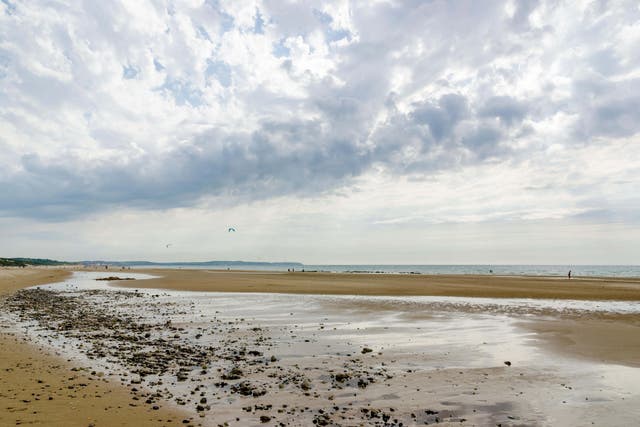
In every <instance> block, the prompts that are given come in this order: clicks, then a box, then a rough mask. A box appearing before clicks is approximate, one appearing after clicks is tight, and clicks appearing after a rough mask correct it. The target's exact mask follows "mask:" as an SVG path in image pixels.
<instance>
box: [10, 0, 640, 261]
mask: <svg viewBox="0 0 640 427" xmlns="http://www.w3.org/2000/svg"><path fill="white" fill-rule="evenodd" d="M0 189H1V191H0V256H7V257H8V256H32V257H49V258H56V259H65V260H78V259H117V260H124V259H148V260H157V261H167V260H210V259H244V260H260V261H279V260H292V261H301V262H306V263H425V264H437V263H529V264H532V263H551V264H580V263H582V264H590V263H598V264H638V263H640V5H639V3H638V2H637V0H630V1H571V2H569V1H567V2H565V1H545V0H540V1H538V0H522V1H507V2H505V1H490V0H483V1H474V0H469V1H444V0H443V1H414V0H398V1H394V0H378V1H342V0H334V1H323V2H320V1H318V2H313V1H294V0H283V1H274V0H264V1H259V0H256V1H251V0H248V1H236V0H230V1H222V0H220V1H215V0H184V1H180V0H176V1H161V0H158V1H123V2H121V3H120V4H118V2H116V1H109V2H99V1H92V0H86V1H76V0H73V1H69V2H67V1H64V0H60V1H44V0H42V1H20V0H0ZM230 226H233V227H235V228H236V229H237V232H236V233H228V232H227V228H228V227H230ZM167 243H172V246H171V247H169V248H167V247H166V244H167Z"/></svg>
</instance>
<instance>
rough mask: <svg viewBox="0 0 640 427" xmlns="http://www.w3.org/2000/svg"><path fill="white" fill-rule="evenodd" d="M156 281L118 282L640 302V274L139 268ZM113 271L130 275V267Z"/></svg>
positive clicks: (283, 290)
mask: <svg viewBox="0 0 640 427" xmlns="http://www.w3.org/2000/svg"><path fill="white" fill-rule="evenodd" d="M137 271H139V272H142V273H147V274H151V275H156V276H162V277H160V278H157V279H151V280H145V281H140V282H136V283H122V282H121V283H119V285H121V286H135V287H138V286H140V287H144V288H156V289H174V290H180V291H202V292H270V293H293V294H324V295H381V296H401V295H404V296H409V295H430V296H459V297H486V298H556V299H577V300H621V301H640V278H631V279H627V278H572V279H571V280H568V279H567V278H558V277H531V276H482V275H422V274H420V275H418V274H416V275H413V274H348V273H302V272H300V273H298V272H296V273H286V272H285V273H279V272H256V271H253V272H252V271H226V270H222V271H221V270H169V269H146V270H137ZM111 273H113V274H115V275H117V274H121V275H122V276H126V271H122V272H119V271H116V270H114V271H112V272H110V273H109V274H110V275H111Z"/></svg>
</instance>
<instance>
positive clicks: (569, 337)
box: [110, 269, 640, 366]
mask: <svg viewBox="0 0 640 427" xmlns="http://www.w3.org/2000/svg"><path fill="white" fill-rule="evenodd" d="M137 271H140V272H144V273H147V274H152V275H155V276H161V277H159V278H157V279H150V280H142V281H140V280H138V281H130V282H112V283H114V284H116V285H117V286H130V287H141V288H157V289H173V290H181V291H201V292H203V291H204V292H269V293H292V294H331V295H371V296H376V295H378V296H419V295H428V296H454V297H455V296H457V297H484V298H545V299H571V300H592V301H597V300H603V301H611V300H620V301H640V279H639V278H580V277H578V278H572V279H571V280H569V279H567V278H564V277H561V278H560V277H531V276H489V275H486V276H485V275H410V274H343V273H302V272H299V273H298V272H296V273H288V272H282V273H281V272H256V271H227V270H222V271H221V270H170V269H147V270H137ZM119 274H120V275H121V276H123V277H124V276H126V272H122V273H119ZM110 275H111V274H110ZM114 275H116V276H117V275H118V274H115V273H114ZM598 317H602V316H598ZM605 317H606V318H597V319H596V318H579V319H575V318H574V319H562V320H559V319H557V318H556V319H550V320H535V321H529V322H526V323H523V326H525V327H527V328H529V329H530V330H531V331H532V332H535V333H538V334H539V335H540V338H541V339H543V340H544V341H545V342H546V343H547V344H548V345H549V346H551V347H552V348H553V349H554V350H555V351H558V352H559V353H565V354H570V355H573V356H576V357H583V358H588V359H591V360H596V361H602V362H607V363H619V364H623V365H627V366H640V316H638V315H616V316H605Z"/></svg>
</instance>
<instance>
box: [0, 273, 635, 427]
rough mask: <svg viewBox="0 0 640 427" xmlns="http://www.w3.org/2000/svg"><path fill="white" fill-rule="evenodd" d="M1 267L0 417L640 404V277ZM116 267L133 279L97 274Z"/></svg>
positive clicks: (564, 411)
mask: <svg viewBox="0 0 640 427" xmlns="http://www.w3.org/2000/svg"><path fill="white" fill-rule="evenodd" d="M0 271H2V274H3V275H2V276H0V277H3V279H2V282H0V284H1V286H0V289H2V290H3V294H4V295H5V298H6V303H5V305H4V306H3V311H6V312H8V313H9V314H8V316H7V319H11V322H13V323H12V325H13V326H12V327H13V329H11V327H10V325H9V323H7V327H5V328H4V329H3V333H2V339H3V345H2V349H3V350H2V363H3V365H2V368H3V369H2V372H1V375H3V376H4V378H3V380H5V379H6V381H7V383H8V384H12V388H11V389H10V391H9V393H6V392H4V393H3V396H2V404H3V411H2V418H0V421H1V423H0V424H2V423H5V424H7V425H15V423H16V420H20V421H22V422H23V423H27V422H36V423H37V422H43V420H49V422H50V424H51V425H75V424H68V423H67V424H64V422H63V420H65V419H66V418H67V417H72V419H73V420H77V422H78V424H77V425H87V423H88V422H89V423H93V424H94V425H126V423H127V422H129V420H132V419H135V420H136V423H141V424H142V425H176V424H179V423H181V422H182V420H185V421H186V423H185V424H192V425H202V426H209V425H219V424H223V423H228V425H278V424H279V423H282V424H284V425H311V424H316V425H400V423H402V425H425V424H433V423H438V424H440V425H498V424H501V425H591V424H593V425H620V426H623V425H629V423H632V422H633V420H635V419H637V417H638V416H639V415H640V414H639V413H638V410H637V409H636V408H637V407H640V388H639V387H638V386H637V384H638V382H637V380H638V379H639V377H640V374H639V372H638V368H639V367H640V338H638V337H639V336H640V334H639V333H638V332H640V309H639V308H638V304H637V302H638V301H640V280H639V279H624V278H616V279H607V278H589V279H586V278H573V279H571V280H568V279H566V278H559V277H554V278H543V277H502V276H500V277H497V276H426V275H390V274H389V275H387V274H330V273H308V272H307V273H302V272H300V273H287V272H283V273H278V272H238V271H214V270H177V269H176V270H170V269H166V270H164V269H163V270H160V269H148V270H126V271H125V270H122V271H120V270H111V271H79V272H76V273H73V274H74V275H73V276H71V277H69V273H68V272H64V271H62V272H54V271H53V270H37V269H34V270H29V269H26V270H16V269H6V270H0ZM18 271H19V272H20V274H21V276H17V274H18V273H17V272H18ZM43 271H46V273H43ZM7 272H9V273H7ZM49 275H53V277H51V276H49ZM109 277H118V278H120V279H125V278H130V279H134V280H126V281H124V280H113V281H104V280H96V279H105V278H109ZM55 281H62V282H61V283H59V284H56V285H52V286H40V287H38V289H34V288H31V289H29V290H27V291H21V292H17V293H16V291H17V290H18V289H20V288H24V287H27V286H32V285H38V284H44V283H50V282H55ZM51 307H54V308H51ZM5 314H7V313H5ZM29 321H30V322H31V323H29ZM34 322H35V323H34ZM22 337H26V339H27V340H28V341H27V342H23V340H24V338H22ZM5 344H7V345H5ZM9 348H12V349H14V350H12V351H9V350H8V349H9ZM25 361H26V363H25ZM27 363H28V364H29V365H27ZM19 365H20V366H19ZM5 366H6V368H5ZM6 369H10V371H6ZM71 369H76V370H74V371H72V370H71ZM98 373H102V375H100V376H98ZM72 378H73V380H72ZM106 379H108V380H106ZM38 381H42V383H39V382H38ZM79 384H85V385H84V386H80V385H79ZM45 385H50V387H48V388H47V389H48V390H53V389H55V390H58V393H57V394H55V396H53V397H54V399H53V400H47V399H48V397H49V395H47V396H46V399H45V398H44V396H45V393H44V392H45V391H48V390H45V389H43V387H44V386H45ZM69 386H72V387H74V388H73V389H69V388H68V387H69ZM65 387H67V389H66V390H64V393H63V392H61V390H62V389H63V388H65ZM67 390H73V392H68V391H67ZM76 390H78V391H76ZM79 390H81V391H79ZM31 393H34V394H33V395H31ZM80 393H82V395H83V396H84V395H86V396H87V397H85V398H83V399H78V398H77V396H78V395H80ZM35 395H40V396H38V398H39V400H35ZM73 395H75V396H76V398H75V399H74V398H72V397H70V396H73ZM98 395H99V396H101V397H96V396H98ZM29 396H31V397H29ZM25 401H28V402H25ZM68 404H71V405H74V406H75V407H76V408H81V409H73V410H72V409H68V408H69V406H68ZM131 404H134V405H136V406H131ZM118 407H120V408H118ZM154 407H156V408H157V409H154ZM8 408H12V409H11V410H9V409H8ZM65 408H67V409H65ZM105 408H107V410H105ZM33 412H36V413H33ZM78 413H79V414H82V417H78V416H77V415H73V414H78ZM115 413H117V414H122V416H123V418H122V419H120V420H122V424H118V423H120V421H119V419H117V418H113V417H109V415H113V414H115ZM107 414H109V415H107ZM118 416H120V415H118ZM73 417H75V418H73ZM132 417H133V418H132ZM138 420H139V422H138ZM74 422H75V421H74ZM145 423H146V424H145ZM3 425H4V424H3Z"/></svg>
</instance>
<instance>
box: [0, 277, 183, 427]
mask: <svg viewBox="0 0 640 427" xmlns="http://www.w3.org/2000/svg"><path fill="white" fill-rule="evenodd" d="M72 270H73V269H59V268H46V267H45V268H12V267H9V268H0V298H5V297H7V296H9V295H11V294H12V293H14V292H16V291H18V290H20V289H23V288H28V287H32V286H37V285H44V284H50V283H57V282H61V281H63V280H65V279H67V278H68V277H70V276H71V271H72ZM3 326H4V325H3ZM0 383H1V384H3V387H2V390H0V408H1V410H0V425H20V424H41V425H52V426H78V427H86V426H88V425H90V426H91V425H93V426H125V425H138V426H145V427H146V426H149V427H151V426H162V425H166V426H171V425H174V426H175V425H182V420H183V419H184V418H188V417H185V416H184V414H181V413H180V412H179V411H178V410H175V409H173V408H171V407H169V406H168V405H167V406H164V407H161V408H160V409H159V410H150V409H148V408H146V407H144V406H131V405H132V400H131V392H130V390H128V389H127V388H125V387H122V386H120V385H119V384H115V383H113V382H111V381H109V380H107V379H105V378H103V377H101V376H99V375H92V374H91V373H90V371H88V370H86V369H83V368H78V367H77V366H75V365H74V363H72V362H70V361H69V360H67V359H65V358H63V357H62V356H61V355H60V354H57V353H55V352H53V351H52V350H51V349H45V348H43V347H41V346H39V345H38V344H36V343H34V342H32V341H30V340H26V339H25V338H24V337H22V336H21V335H20V334H17V333H14V332H11V331H9V330H7V329H5V328H4V327H3V328H0Z"/></svg>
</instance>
